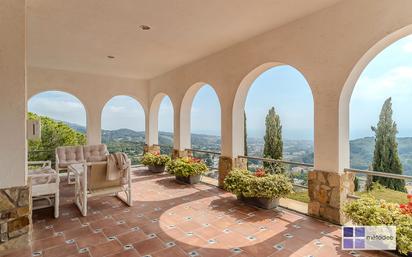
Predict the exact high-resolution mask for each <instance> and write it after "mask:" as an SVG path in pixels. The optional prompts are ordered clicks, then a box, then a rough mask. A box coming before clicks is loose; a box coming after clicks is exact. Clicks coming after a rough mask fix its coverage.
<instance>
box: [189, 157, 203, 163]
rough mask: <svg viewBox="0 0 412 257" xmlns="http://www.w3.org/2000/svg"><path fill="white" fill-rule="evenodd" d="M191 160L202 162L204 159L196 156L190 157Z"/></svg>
mask: <svg viewBox="0 0 412 257" xmlns="http://www.w3.org/2000/svg"><path fill="white" fill-rule="evenodd" d="M190 161H191V162H196V163H200V162H202V160H201V159H199V158H195V157H190Z"/></svg>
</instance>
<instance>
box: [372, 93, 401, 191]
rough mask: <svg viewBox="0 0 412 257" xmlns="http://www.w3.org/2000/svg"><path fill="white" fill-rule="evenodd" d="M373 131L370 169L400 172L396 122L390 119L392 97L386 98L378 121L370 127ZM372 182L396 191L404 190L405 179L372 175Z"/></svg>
mask: <svg viewBox="0 0 412 257" xmlns="http://www.w3.org/2000/svg"><path fill="white" fill-rule="evenodd" d="M372 131H373V132H375V150H374V154H373V163H372V169H373V170H374V171H378V172H387V173H393V174H402V172H403V168H402V164H401V161H400V159H399V155H398V143H397V141H396V134H397V133H398V130H397V127H396V123H395V122H394V121H393V120H392V99H391V98H388V99H386V101H385V103H384V104H383V106H382V110H381V113H380V115H379V122H378V124H377V126H376V127H372ZM372 180H373V181H374V182H378V183H379V184H381V185H383V186H385V187H387V188H390V189H393V190H397V191H402V192H405V190H406V189H405V181H404V180H401V179H393V178H384V177H377V176H374V177H373V178H372Z"/></svg>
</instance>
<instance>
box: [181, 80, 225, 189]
mask: <svg viewBox="0 0 412 257" xmlns="http://www.w3.org/2000/svg"><path fill="white" fill-rule="evenodd" d="M220 117H221V110H220V101H219V98H218V96H217V94H216V92H215V90H214V89H213V87H212V86H210V85H208V84H206V83H196V84H195V85H193V86H192V87H191V88H189V90H188V91H187V92H186V94H185V97H184V99H183V102H182V107H181V115H180V121H181V123H180V129H181V134H180V140H181V141H180V142H181V144H180V147H182V148H183V150H184V149H192V154H193V156H195V157H197V158H201V159H203V160H204V161H205V163H206V165H208V166H209V170H210V173H209V174H207V175H206V176H207V177H210V178H213V179H217V177H218V172H217V166H218V162H219V156H220V149H221V118H220ZM215 182H216V183H217V181H214V182H212V183H215Z"/></svg>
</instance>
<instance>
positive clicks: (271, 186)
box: [224, 169, 293, 198]
mask: <svg viewBox="0 0 412 257" xmlns="http://www.w3.org/2000/svg"><path fill="white" fill-rule="evenodd" d="M224 187H225V189H226V190H227V191H229V192H232V193H233V194H235V195H237V196H244V197H262V198H278V197H284V196H286V195H288V194H290V193H291V192H292V191H293V186H292V183H291V182H290V179H289V178H288V177H287V176H286V175H284V174H266V175H264V176H255V175H253V174H252V173H251V172H249V171H248V170H244V169H234V170H232V171H231V172H230V173H229V174H228V175H227V176H226V178H225V180H224Z"/></svg>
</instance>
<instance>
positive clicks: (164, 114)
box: [149, 93, 174, 155]
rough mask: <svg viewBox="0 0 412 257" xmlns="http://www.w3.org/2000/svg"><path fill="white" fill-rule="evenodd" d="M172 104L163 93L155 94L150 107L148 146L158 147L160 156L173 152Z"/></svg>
mask: <svg viewBox="0 0 412 257" xmlns="http://www.w3.org/2000/svg"><path fill="white" fill-rule="evenodd" d="M173 113H174V110H173V104H172V101H171V100H170V97H169V96H167V95H166V94H164V93H159V94H157V95H156V96H155V97H154V98H153V101H152V104H151V106H150V120H149V122H150V126H149V129H150V133H149V135H150V139H149V145H156V144H158V145H159V146H160V152H161V153H162V154H168V155H171V154H172V151H173V141H174V136H173V118H174V117H173Z"/></svg>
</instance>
